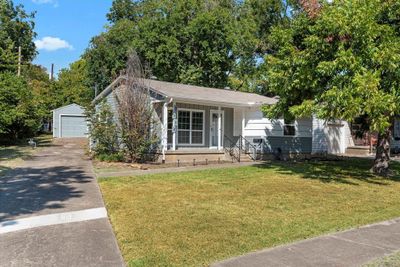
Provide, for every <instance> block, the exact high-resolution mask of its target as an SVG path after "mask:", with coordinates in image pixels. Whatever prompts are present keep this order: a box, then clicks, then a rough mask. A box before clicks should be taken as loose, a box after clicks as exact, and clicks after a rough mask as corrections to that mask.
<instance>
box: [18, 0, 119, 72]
mask: <svg viewBox="0 0 400 267" xmlns="http://www.w3.org/2000/svg"><path fill="white" fill-rule="evenodd" d="M14 3H15V4H23V5H24V6H25V10H26V11H28V12H31V11H36V12H37V14H36V19H35V22H36V26H35V31H36V32H37V34H38V36H37V40H36V46H37V47H38V48H39V49H38V50H39V54H38V56H37V57H36V59H35V60H34V63H35V64H39V65H42V66H44V67H46V68H47V69H50V66H51V63H54V64H55V70H56V73H57V72H58V71H59V70H60V69H61V68H65V67H68V65H69V64H70V63H72V62H74V61H76V60H77V59H79V57H80V56H81V55H82V53H83V52H84V50H85V49H86V48H87V47H88V45H89V41H90V39H91V38H92V37H93V36H95V35H98V34H99V33H101V32H102V31H104V26H105V25H106V24H107V19H106V14H107V13H108V11H109V9H110V7H111V4H112V0H14Z"/></svg>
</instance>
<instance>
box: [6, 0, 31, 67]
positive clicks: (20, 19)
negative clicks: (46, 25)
mask: <svg viewBox="0 0 400 267" xmlns="http://www.w3.org/2000/svg"><path fill="white" fill-rule="evenodd" d="M34 17H35V14H34V13H30V14H28V13H26V12H25V10H24V7H23V6H22V5H17V6H14V4H13V2H12V1H11V0H0V71H4V70H9V71H15V70H16V69H17V63H18V47H21V52H22V60H23V63H24V64H26V63H29V62H31V61H32V60H33V58H34V57H35V56H36V53H37V52H36V47H35V44H34V42H33V39H34V38H35V37H36V33H35V31H34V26H35V23H34Z"/></svg>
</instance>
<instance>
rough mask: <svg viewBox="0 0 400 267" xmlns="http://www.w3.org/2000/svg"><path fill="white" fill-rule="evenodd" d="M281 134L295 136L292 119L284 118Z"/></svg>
mask: <svg viewBox="0 0 400 267" xmlns="http://www.w3.org/2000/svg"><path fill="white" fill-rule="evenodd" d="M283 135H284V136H295V135H296V126H295V125H294V120H286V119H285V120H284V125H283Z"/></svg>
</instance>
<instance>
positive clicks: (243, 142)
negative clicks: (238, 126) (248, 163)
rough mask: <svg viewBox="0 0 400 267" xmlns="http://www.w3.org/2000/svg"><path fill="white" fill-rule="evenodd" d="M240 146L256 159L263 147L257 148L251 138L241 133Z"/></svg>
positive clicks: (244, 151)
mask: <svg viewBox="0 0 400 267" xmlns="http://www.w3.org/2000/svg"><path fill="white" fill-rule="evenodd" d="M238 142H239V147H240V148H241V151H242V152H243V153H245V154H247V155H248V156H249V157H250V158H251V159H252V160H254V161H256V160H257V159H258V158H259V157H258V156H259V155H260V154H261V147H259V148H257V147H256V146H255V145H254V144H252V143H250V141H249V140H247V139H246V138H244V137H243V136H242V135H239V141H238Z"/></svg>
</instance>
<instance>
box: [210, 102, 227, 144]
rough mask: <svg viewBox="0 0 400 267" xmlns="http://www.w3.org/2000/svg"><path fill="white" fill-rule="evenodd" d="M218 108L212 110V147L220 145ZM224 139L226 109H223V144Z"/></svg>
mask: <svg viewBox="0 0 400 267" xmlns="http://www.w3.org/2000/svg"><path fill="white" fill-rule="evenodd" d="M218 114H219V111H218V110H211V111H210V147H211V148H217V147H218ZM223 140H224V111H221V145H223Z"/></svg>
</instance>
